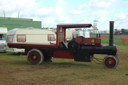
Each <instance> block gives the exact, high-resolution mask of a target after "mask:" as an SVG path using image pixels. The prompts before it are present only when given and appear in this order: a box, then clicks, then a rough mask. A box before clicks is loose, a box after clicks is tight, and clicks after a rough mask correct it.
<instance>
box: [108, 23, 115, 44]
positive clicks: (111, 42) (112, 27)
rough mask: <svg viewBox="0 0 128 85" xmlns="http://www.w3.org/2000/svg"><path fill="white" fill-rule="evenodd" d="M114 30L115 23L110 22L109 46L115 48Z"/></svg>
mask: <svg viewBox="0 0 128 85" xmlns="http://www.w3.org/2000/svg"><path fill="white" fill-rule="evenodd" d="M113 29H114V21H110V32H109V33H110V35H109V46H113Z"/></svg>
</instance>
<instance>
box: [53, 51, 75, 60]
mask: <svg viewBox="0 0 128 85" xmlns="http://www.w3.org/2000/svg"><path fill="white" fill-rule="evenodd" d="M53 57H55V58H68V59H73V58H74V57H73V56H72V55H71V54H70V52H69V51H55V52H54V53H53Z"/></svg>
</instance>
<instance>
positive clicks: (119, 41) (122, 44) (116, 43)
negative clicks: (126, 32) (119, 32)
mask: <svg viewBox="0 0 128 85" xmlns="http://www.w3.org/2000/svg"><path fill="white" fill-rule="evenodd" d="M101 42H102V44H103V45H108V44H109V39H106V38H102V39H101ZM114 45H118V46H128V43H122V40H121V39H120V40H114Z"/></svg>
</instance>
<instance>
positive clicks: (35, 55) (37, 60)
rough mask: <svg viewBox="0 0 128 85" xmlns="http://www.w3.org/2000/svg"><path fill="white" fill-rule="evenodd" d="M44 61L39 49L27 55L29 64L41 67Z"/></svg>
mask: <svg viewBox="0 0 128 85" xmlns="http://www.w3.org/2000/svg"><path fill="white" fill-rule="evenodd" d="M43 60H44V55H43V53H42V52H41V51H40V50H38V49H32V50H30V51H29V52H28V53H27V61H28V63H29V64H33V65H39V64H41V63H42V61H43Z"/></svg>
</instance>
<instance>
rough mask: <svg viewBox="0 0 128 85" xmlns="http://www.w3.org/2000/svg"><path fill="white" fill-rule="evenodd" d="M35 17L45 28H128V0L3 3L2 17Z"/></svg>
mask: <svg viewBox="0 0 128 85" xmlns="http://www.w3.org/2000/svg"><path fill="white" fill-rule="evenodd" d="M3 11H5V15H6V17H18V12H19V16H20V17H21V18H32V19H34V20H39V21H42V27H56V25H57V24H59V23H93V22H94V20H97V24H98V29H99V30H109V21H110V20H111V21H112V20H113V21H115V28H117V29H121V28H128V0H0V17H3V16H4V14H3Z"/></svg>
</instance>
